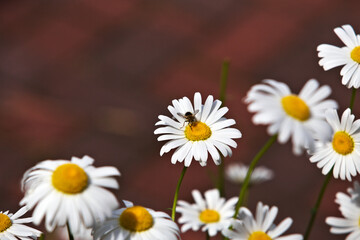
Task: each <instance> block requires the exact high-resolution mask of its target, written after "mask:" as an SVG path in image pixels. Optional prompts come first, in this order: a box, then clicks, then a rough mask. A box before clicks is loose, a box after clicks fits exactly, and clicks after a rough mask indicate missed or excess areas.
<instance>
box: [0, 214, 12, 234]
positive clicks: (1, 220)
mask: <svg viewBox="0 0 360 240" xmlns="http://www.w3.org/2000/svg"><path fill="white" fill-rule="evenodd" d="M11 225H12V222H11V219H10V218H9V217H8V215H6V214H3V213H0V232H3V231H5V230H6V229H8V228H9V227H11Z"/></svg>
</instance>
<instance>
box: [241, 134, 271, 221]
mask: <svg viewBox="0 0 360 240" xmlns="http://www.w3.org/2000/svg"><path fill="white" fill-rule="evenodd" d="M276 139H277V134H275V135H273V136H272V137H271V138H270V139H269V140H268V141H267V142H266V143H265V145H264V146H263V147H262V148H261V149H260V151H259V152H258V153H257V154H256V155H255V157H254V158H253V160H252V161H251V164H250V166H249V170H248V171H247V173H246V177H245V180H244V183H243V185H242V187H241V191H240V193H239V200H238V202H237V203H236V207H235V213H234V218H236V216H237V214H238V213H239V209H240V207H241V206H242V204H243V203H244V199H245V196H246V192H247V188H248V186H249V183H250V177H251V174H252V172H253V171H254V169H255V166H256V164H257V163H258V161H259V160H260V158H261V157H262V156H263V155H264V153H266V151H267V150H268V149H269V148H270V147H271V145H272V144H273V143H274V142H275V141H276Z"/></svg>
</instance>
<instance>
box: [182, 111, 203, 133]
mask: <svg viewBox="0 0 360 240" xmlns="http://www.w3.org/2000/svg"><path fill="white" fill-rule="evenodd" d="M198 112H199V110H195V112H194V113H192V112H186V113H185V114H181V113H177V114H178V115H179V116H180V117H182V118H184V119H185V121H184V124H185V123H186V122H187V123H188V125H189V126H190V129H191V127H192V126H193V125H194V124H195V123H196V122H197V119H196V117H195V115H196V114H197V113H198ZM184 124H183V125H182V127H184Z"/></svg>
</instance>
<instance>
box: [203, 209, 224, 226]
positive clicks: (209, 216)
mask: <svg viewBox="0 0 360 240" xmlns="http://www.w3.org/2000/svg"><path fill="white" fill-rule="evenodd" d="M199 218H200V221H202V222H204V223H213V222H218V221H219V220H220V214H219V213H218V212H217V211H215V210H211V209H205V210H204V211H202V212H201V213H200V215H199Z"/></svg>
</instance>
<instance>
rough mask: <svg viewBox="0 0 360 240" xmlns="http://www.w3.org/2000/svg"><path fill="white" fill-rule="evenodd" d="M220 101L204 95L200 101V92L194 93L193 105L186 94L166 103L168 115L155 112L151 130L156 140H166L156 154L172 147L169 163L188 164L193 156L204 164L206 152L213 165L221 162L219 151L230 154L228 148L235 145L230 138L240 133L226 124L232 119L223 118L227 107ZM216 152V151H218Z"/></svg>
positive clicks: (232, 122) (230, 123) (161, 153)
mask: <svg viewBox="0 0 360 240" xmlns="http://www.w3.org/2000/svg"><path fill="white" fill-rule="evenodd" d="M221 104H222V103H221V101H219V100H214V98H213V96H211V95H210V96H208V97H207V99H206V101H205V103H204V104H202V100H201V94H200V93H198V92H197V93H195V95H194V105H193V104H192V103H191V102H190V100H189V99H188V98H187V97H183V98H182V99H178V100H173V101H172V105H170V106H168V110H169V111H170V113H171V115H172V117H167V116H164V115H159V120H160V121H158V122H157V123H156V126H161V127H159V128H157V129H156V130H155V132H154V133H155V134H159V135H161V136H159V137H158V141H168V142H166V143H165V144H164V146H163V147H162V148H161V150H160V155H161V156H162V155H163V154H164V153H167V152H169V151H170V150H172V149H176V150H175V152H174V153H173V155H172V157H171V163H173V164H175V163H176V162H178V161H179V162H184V165H185V167H188V166H190V164H191V162H192V159H195V160H196V161H198V162H199V163H200V165H201V166H205V165H206V164H207V159H208V153H209V154H210V155H211V157H212V159H213V161H214V162H215V164H216V165H219V164H220V162H221V157H220V153H221V154H222V155H223V156H224V157H226V156H231V154H232V151H231V149H230V147H233V148H236V147H237V144H236V142H235V141H234V140H233V139H234V138H241V132H240V131H239V130H237V129H235V128H230V126H232V125H234V124H235V121H234V120H233V119H226V118H225V117H224V115H225V114H226V113H227V112H228V110H229V109H228V108H227V107H221ZM219 151H220V153H219Z"/></svg>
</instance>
